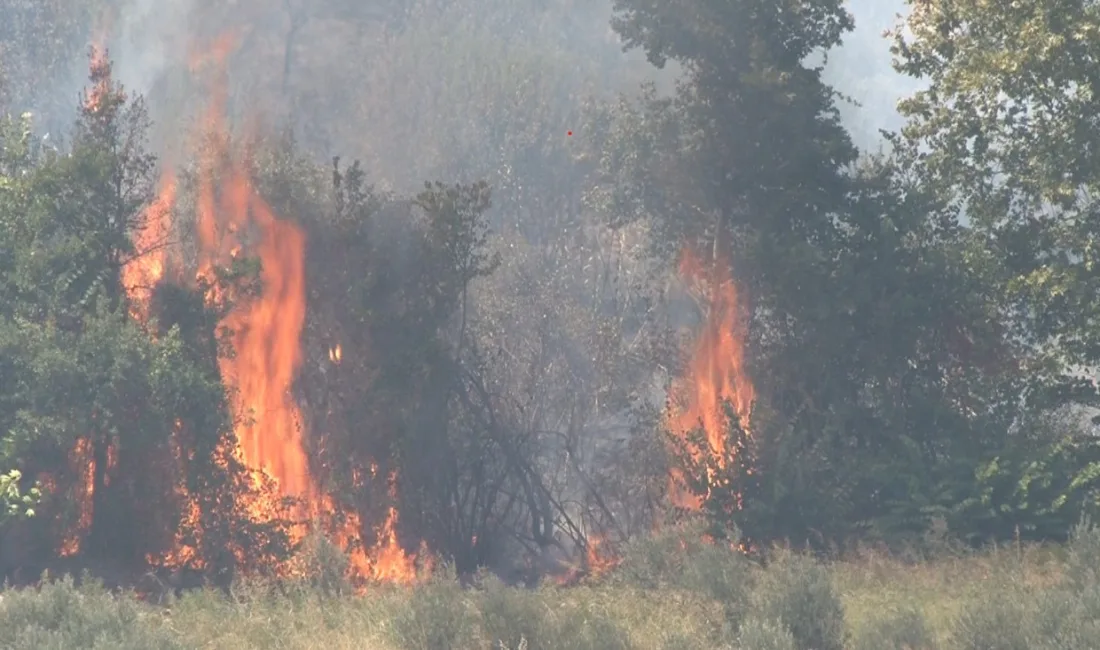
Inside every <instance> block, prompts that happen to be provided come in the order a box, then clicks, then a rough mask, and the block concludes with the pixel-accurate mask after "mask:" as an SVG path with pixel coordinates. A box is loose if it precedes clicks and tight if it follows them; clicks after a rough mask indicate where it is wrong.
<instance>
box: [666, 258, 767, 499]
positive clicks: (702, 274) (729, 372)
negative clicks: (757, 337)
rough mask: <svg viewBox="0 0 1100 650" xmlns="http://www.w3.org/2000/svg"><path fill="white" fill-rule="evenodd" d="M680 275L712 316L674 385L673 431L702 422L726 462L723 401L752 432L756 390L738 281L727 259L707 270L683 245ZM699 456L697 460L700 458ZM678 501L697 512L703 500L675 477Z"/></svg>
mask: <svg viewBox="0 0 1100 650" xmlns="http://www.w3.org/2000/svg"><path fill="white" fill-rule="evenodd" d="M680 272H681V274H682V275H683V276H684V277H685V278H686V279H687V280H688V281H690V282H692V283H693V284H694V285H695V287H696V288H697V290H700V289H701V291H700V293H702V294H703V297H705V299H706V303H707V306H708V314H707V318H706V322H705V323H704V325H703V330H702V332H701V333H700V335H699V337H698V339H697V341H696V344H695V350H694V353H693V354H692V358H691V362H690V363H689V365H688V369H687V372H686V373H685V376H684V377H683V378H682V379H681V381H680V382H679V383H678V385H677V386H676V391H677V393H678V394H679V396H680V397H681V398H682V405H683V408H682V410H680V411H678V412H674V413H672V414H671V423H672V428H673V430H674V431H676V432H679V433H680V434H682V435H686V434H687V432H689V431H691V430H693V429H695V428H697V427H699V426H700V425H702V427H703V430H704V431H705V432H706V437H707V441H708V442H709V443H710V449H711V451H712V453H713V454H714V458H715V461H716V464H717V465H718V466H719V467H724V466H725V459H726V458H728V454H729V451H730V450H727V449H725V440H726V429H727V424H728V422H727V420H726V416H725V412H724V411H723V406H722V405H723V403H724V402H726V401H729V402H730V403H731V404H732V405H733V407H734V409H735V411H736V412H737V415H738V417H739V418H740V420H741V426H742V427H743V428H744V429H745V430H746V431H748V430H749V412H750V409H751V407H752V403H753V400H754V399H755V397H756V390H755V388H754V387H753V384H752V381H751V380H750V379H749V377H748V373H747V372H746V368H745V339H746V331H745V326H744V320H743V316H742V314H741V308H740V304H739V301H738V293H737V285H736V284H735V283H734V281H733V278H732V270H731V267H730V264H729V261H728V260H727V259H725V258H724V257H722V256H721V255H719V256H717V257H716V259H714V260H713V262H712V264H711V265H710V267H709V269H708V268H707V266H706V265H704V264H703V262H702V260H700V259H699V257H698V256H697V255H696V254H695V253H694V251H692V250H691V249H685V250H684V253H683V257H682V260H681V264H680ZM696 459H697V460H698V458H696ZM672 483H673V486H672V489H671V496H672V501H673V503H674V505H676V506H679V507H681V508H688V509H692V510H698V509H699V507H700V506H701V502H700V499H699V498H698V497H696V496H694V495H692V494H689V493H687V491H686V490H684V489H683V488H682V486H681V482H680V480H679V477H678V476H673V481H672Z"/></svg>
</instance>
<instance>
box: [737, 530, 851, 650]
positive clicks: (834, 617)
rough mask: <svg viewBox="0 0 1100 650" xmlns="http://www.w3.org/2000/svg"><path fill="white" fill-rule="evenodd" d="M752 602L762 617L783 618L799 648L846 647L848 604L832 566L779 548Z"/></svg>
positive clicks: (826, 649)
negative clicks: (835, 581)
mask: <svg viewBox="0 0 1100 650" xmlns="http://www.w3.org/2000/svg"><path fill="white" fill-rule="evenodd" d="M751 603H752V608H751V609H752V612H753V614H755V615H756V616H757V617H758V618H760V619H762V620H772V621H780V622H781V623H782V624H783V625H784V626H785V627H786V628H787V630H789V631H790V633H791V634H792V635H793V637H794V640H795V643H796V645H797V646H798V647H799V648H807V649H812V650H844V647H845V642H846V641H847V638H846V637H847V627H846V624H845V621H844V605H843V604H842V603H841V600H840V596H839V595H838V594H837V593H836V590H835V588H834V587H833V581H832V576H830V575H829V572H828V570H827V569H826V568H825V567H823V566H822V565H821V564H818V563H817V562H815V561H814V560H813V559H812V558H810V557H807V556H804V555H796V554H792V553H789V552H787V551H777V552H776V554H775V556H774V561H773V562H772V564H771V565H770V566H769V567H768V569H767V570H766V571H763V572H761V576H760V578H759V579H758V581H757V584H756V586H755V588H754V590H753V592H752V599H751Z"/></svg>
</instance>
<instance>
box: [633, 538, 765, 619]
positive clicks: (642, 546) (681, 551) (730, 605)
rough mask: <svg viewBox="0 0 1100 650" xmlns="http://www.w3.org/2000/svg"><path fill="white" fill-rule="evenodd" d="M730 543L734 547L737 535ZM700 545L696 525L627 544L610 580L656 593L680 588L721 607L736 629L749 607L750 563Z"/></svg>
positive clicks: (715, 547) (728, 552) (727, 551)
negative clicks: (663, 588)
mask: <svg viewBox="0 0 1100 650" xmlns="http://www.w3.org/2000/svg"><path fill="white" fill-rule="evenodd" d="M731 539H732V540H734V543H736V540H737V533H736V531H733V532H732V534H731ZM703 540H704V529H703V528H702V526H701V525H698V524H695V525H687V526H681V527H677V528H673V529H669V530H666V531H662V532H661V533H659V534H657V535H654V536H652V537H646V538H644V539H640V540H637V541H634V542H632V543H630V544H629V545H627V547H626V549H625V551H624V554H623V561H622V563H621V564H620V565H619V567H618V569H617V570H616V572H615V575H614V579H615V580H617V581H619V582H620V583H623V582H625V583H626V584H629V585H634V586H638V587H642V588H643V589H659V588H661V587H673V588H675V589H684V590H688V591H692V592H695V593H698V594H702V595H704V596H706V597H708V598H713V599H714V600H716V601H718V602H720V603H722V605H723V607H724V608H725V610H726V614H727V618H728V619H729V620H730V622H731V623H733V624H734V627H736V625H737V623H738V621H739V620H740V617H741V614H742V613H743V612H744V611H745V608H746V606H747V604H748V593H749V590H750V587H751V585H752V566H753V565H752V562H750V561H749V560H748V558H746V557H745V556H744V555H742V554H741V553H740V552H738V551H735V550H733V549H731V548H730V547H728V546H725V545H718V544H711V543H708V542H705V541H703Z"/></svg>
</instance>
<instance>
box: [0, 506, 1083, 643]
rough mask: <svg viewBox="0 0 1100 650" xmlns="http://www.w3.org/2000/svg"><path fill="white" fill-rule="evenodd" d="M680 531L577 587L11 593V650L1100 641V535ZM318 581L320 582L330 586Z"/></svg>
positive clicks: (448, 583) (85, 587) (480, 580)
mask: <svg viewBox="0 0 1100 650" xmlns="http://www.w3.org/2000/svg"><path fill="white" fill-rule="evenodd" d="M697 532H698V531H694V530H691V529H681V530H678V531H674V532H668V533H665V534H663V535H661V536H657V537H653V538H649V539H645V540H642V541H639V542H636V543H634V544H632V545H631V546H629V547H628V548H627V549H626V550H625V552H624V556H623V561H622V563H621V565H620V566H619V567H618V568H617V569H616V570H615V571H613V572H612V573H610V574H608V575H606V576H603V577H602V578H600V579H598V580H593V581H590V582H588V583H586V584H582V585H580V586H573V587H558V586H550V585H548V586H544V587H541V588H539V589H533V590H529V589H522V588H515V587H508V586H505V585H504V584H502V583H501V582H500V581H499V580H496V579H495V578H493V577H492V576H489V575H482V576H478V577H477V579H475V580H474V581H473V584H472V585H471V586H468V587H462V586H460V585H459V583H458V581H457V580H455V579H454V577H453V575H448V574H447V572H446V571H444V572H442V573H441V574H439V575H436V576H435V577H434V578H432V579H431V580H429V581H428V582H426V583H424V584H421V585H419V586H416V587H378V588H376V589H372V590H370V591H369V592H368V593H367V594H366V595H363V596H350V595H346V592H345V590H343V589H333V588H332V580H331V579H318V577H317V576H315V577H313V578H312V579H311V580H309V581H303V582H300V583H278V584H276V583H260V582H248V583H242V584H237V585H235V586H234V587H233V589H232V590H231V594H230V595H228V596H227V595H226V594H225V593H223V592H220V591H216V590H213V589H210V590H200V591H193V592H189V593H186V594H184V595H183V596H182V597H181V598H179V599H174V600H172V601H171V602H169V603H167V604H162V605H155V604H152V603H149V602H146V601H141V600H139V599H137V598H136V597H135V596H134V595H133V594H127V593H122V594H113V593H110V592H108V591H107V590H105V589H103V588H102V587H101V586H99V585H97V584H96V583H95V582H94V581H93V580H84V581H80V584H79V585H78V584H75V583H74V581H73V580H72V579H71V578H64V579H61V580H48V581H45V582H43V584H41V585H40V586H38V587H36V588H25V589H9V590H5V591H3V592H0V648H2V649H7V648H12V649H15V648H19V649H23V648H27V649H30V648H34V649H41V650H55V649H56V650H61V649H65V650H69V649H78V648H95V649H103V650H106V649H108V648H111V649H117V648H121V649H124V650H128V649H131V648H133V649H135V650H136V649H138V648H142V649H144V648H166V649H175V648H215V649H224V650H237V649H244V648H303V649H306V648H318V649H320V648H337V649H340V648H347V649H351V648H355V649H363V648H368V649H374V648H377V649H378V650H402V649H428V650H464V649H467V648H469V649H490V648H491V649H494V650H504V649H506V650H518V649H520V648H523V649H526V650H550V649H553V650H570V649H577V650H587V649H591V650H617V649H622V650H627V649H650V648H652V649H667V650H694V649H700V650H702V649H708V650H709V649H722V648H729V649H731V650H734V649H738V650H844V649H848V648H851V649H855V650H871V649H891V648H895V649H898V650H902V649H906V650H933V649H936V650H939V649H943V650H949V649H956V648H957V649H973V650H978V649H982V648H997V649H998V650H1002V649H1003V650H1013V649H1015V648H1020V649H1025V648H1026V649H1038V650H1045V649H1048V648H1049V649H1054V648H1059V649H1061V650H1073V649H1076V648H1081V649H1084V648H1094V647H1097V642H1096V639H1100V530H1097V529H1096V528H1093V527H1090V526H1085V525H1082V526H1081V527H1079V528H1078V529H1077V531H1075V534H1074V536H1073V539H1072V541H1071V542H1070V543H1069V544H1068V545H1067V546H1065V547H1063V548H1057V549H1049V548H1040V547H1014V548H1010V549H999V550H989V551H983V552H981V553H961V552H952V553H944V554H942V556H940V557H934V558H932V559H924V560H921V561H912V560H903V559H899V558H898V557H896V556H890V555H887V554H881V553H862V554H860V555H859V556H858V557H853V558H850V559H847V560H844V561H835V562H822V561H818V560H815V559H812V558H810V557H807V556H804V555H800V554H797V553H793V552H789V551H784V550H776V551H775V552H773V553H772V554H770V556H769V558H768V561H767V562H765V563H763V564H760V563H756V562H753V561H751V560H749V559H747V558H746V557H744V556H742V555H741V554H739V553H737V552H736V551H733V550H728V549H725V548H721V547H718V546H713V545H708V544H706V543H703V542H701V541H699V536H698V535H697V534H696V533H697ZM322 578H323V576H322Z"/></svg>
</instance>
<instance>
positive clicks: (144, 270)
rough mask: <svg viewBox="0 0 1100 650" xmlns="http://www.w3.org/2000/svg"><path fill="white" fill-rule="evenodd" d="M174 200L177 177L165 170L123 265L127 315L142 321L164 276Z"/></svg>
mask: <svg viewBox="0 0 1100 650" xmlns="http://www.w3.org/2000/svg"><path fill="white" fill-rule="evenodd" d="M175 202H176V178H175V176H174V175H173V174H172V173H171V172H165V174H164V176H163V177H162V178H161V181H160V190H159V192H158V193H157V197H156V199H155V200H154V201H153V202H152V203H151V204H150V205H149V207H148V209H146V211H145V214H144V218H143V220H142V221H143V223H142V224H141V227H140V228H139V229H137V230H136V231H135V232H134V234H133V245H134V257H133V258H132V259H131V260H130V262H129V263H128V264H126V265H125V266H124V267H122V286H123V287H124V288H125V290H126V295H127V297H128V298H129V299H130V315H131V316H132V317H133V318H134V319H135V320H137V321H138V322H141V323H146V322H148V320H149V304H150V298H151V296H152V291H153V289H154V288H155V287H156V285H157V283H158V282H160V281H161V279H162V278H163V277H164V271H165V265H166V263H167V254H168V253H167V239H168V232H169V228H170V221H169V220H170V219H171V211H172V206H173V205H174V204H175Z"/></svg>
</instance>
